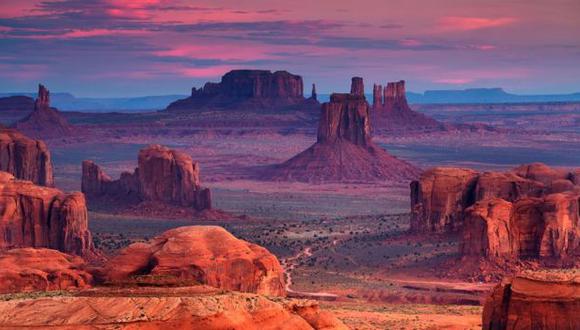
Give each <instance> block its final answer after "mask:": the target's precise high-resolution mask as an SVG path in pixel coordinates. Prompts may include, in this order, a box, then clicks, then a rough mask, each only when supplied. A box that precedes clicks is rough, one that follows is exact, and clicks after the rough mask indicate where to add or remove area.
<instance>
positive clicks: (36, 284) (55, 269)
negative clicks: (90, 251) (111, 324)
mask: <svg viewBox="0 0 580 330" xmlns="http://www.w3.org/2000/svg"><path fill="white" fill-rule="evenodd" d="M85 268H86V265H85V262H84V261H83V260H82V259H81V258H79V257H76V256H71V255H68V254H64V253H62V252H59V251H56V250H50V249H33V248H22V249H12V250H7V251H0V293H15V292H34V291H54V290H67V289H79V288H87V287H89V286H90V284H91V282H92V275H91V274H89V273H88V272H87V271H86V270H85Z"/></svg>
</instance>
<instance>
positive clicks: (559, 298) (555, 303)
mask: <svg viewBox="0 0 580 330" xmlns="http://www.w3.org/2000/svg"><path fill="white" fill-rule="evenodd" d="M578 328H580V275H579V274H578V272H577V271H568V272H558V271H543V272H535V273H533V272H526V273H523V274H520V275H518V276H515V277H514V278H513V279H507V280H504V281H503V282H502V283H501V284H500V285H498V286H497V287H496V288H495V289H494V290H493V292H492V294H491V295H490V297H489V298H488V299H487V301H486V303H485V306H484V309H483V325H482V329H484V330H516V329H517V330H520V329H521V330H524V329H570V330H572V329H578Z"/></svg>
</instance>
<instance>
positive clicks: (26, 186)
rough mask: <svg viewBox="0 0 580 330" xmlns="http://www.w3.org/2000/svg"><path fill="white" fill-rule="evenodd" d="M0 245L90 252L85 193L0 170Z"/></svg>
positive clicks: (90, 253)
mask: <svg viewBox="0 0 580 330" xmlns="http://www.w3.org/2000/svg"><path fill="white" fill-rule="evenodd" d="M0 190H1V191H2V196H0V205H2V207H1V208H0V249H6V248H19V247H34V248H50V249H55V250H59V251H62V252H65V253H70V254H75V255H80V256H83V257H92V256H94V253H95V250H94V247H93V240H92V237H91V233H90V231H89V229H88V217H87V207H86V202H85V197H84V195H83V194H82V193H79V192H75V193H71V194H65V193H63V192H62V191H60V190H57V189H54V188H47V187H41V186H37V185H35V184H33V183H32V182H30V181H21V180H17V179H15V178H14V176H12V175H11V174H9V173H7V172H0Z"/></svg>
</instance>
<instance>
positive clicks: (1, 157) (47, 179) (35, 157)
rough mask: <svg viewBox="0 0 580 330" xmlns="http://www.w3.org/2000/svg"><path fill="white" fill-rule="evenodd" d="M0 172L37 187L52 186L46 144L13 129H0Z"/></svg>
mask: <svg viewBox="0 0 580 330" xmlns="http://www.w3.org/2000/svg"><path fill="white" fill-rule="evenodd" d="M0 171H4V172H8V173H11V174H12V175H14V176H15V177H16V178H18V179H22V180H29V181H32V182H34V183H36V184H38V185H42V186H48V187H51V186H53V185H54V179H53V175H52V162H51V160H50V152H49V151H48V148H47V147H46V144H44V142H42V141H40V140H33V139H30V138H28V137H26V136H24V135H23V134H22V133H20V132H18V131H16V130H14V129H0Z"/></svg>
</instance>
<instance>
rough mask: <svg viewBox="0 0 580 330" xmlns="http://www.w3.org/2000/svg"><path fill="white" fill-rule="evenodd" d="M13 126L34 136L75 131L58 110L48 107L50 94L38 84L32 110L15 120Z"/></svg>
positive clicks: (56, 136) (55, 134)
mask: <svg viewBox="0 0 580 330" xmlns="http://www.w3.org/2000/svg"><path fill="white" fill-rule="evenodd" d="M14 127H15V128H16V129H18V130H20V131H22V132H25V133H26V134H27V135H29V136H32V137H35V138H58V137H64V136H69V135H71V134H73V133H74V131H75V129H74V127H73V126H72V125H70V124H69V123H68V121H67V120H66V119H65V118H64V117H63V116H62V115H61V114H60V112H59V111H58V110H56V109H53V108H51V107H50V94H49V92H48V89H46V87H44V86H43V85H38V97H37V99H36V101H35V102H34V111H32V112H31V113H30V114H29V115H28V116H26V117H24V118H23V119H21V120H19V121H17V122H16V123H15V124H14Z"/></svg>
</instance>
